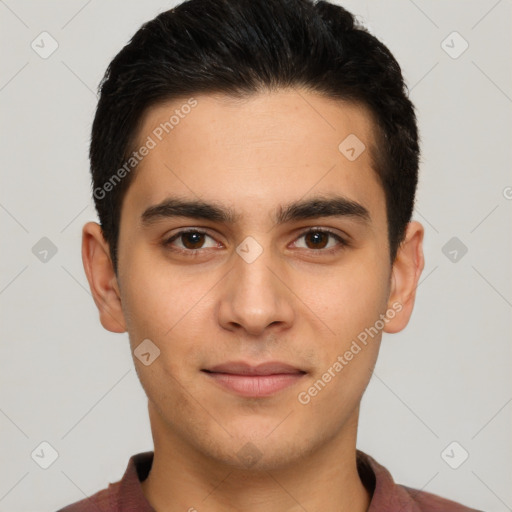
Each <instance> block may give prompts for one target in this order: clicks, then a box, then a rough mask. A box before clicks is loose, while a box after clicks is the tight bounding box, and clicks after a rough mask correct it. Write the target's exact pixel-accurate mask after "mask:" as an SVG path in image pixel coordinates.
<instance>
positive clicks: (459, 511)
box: [58, 450, 482, 512]
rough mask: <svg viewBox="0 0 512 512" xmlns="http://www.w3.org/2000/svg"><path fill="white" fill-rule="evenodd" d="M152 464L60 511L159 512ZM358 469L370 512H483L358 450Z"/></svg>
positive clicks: (137, 463)
mask: <svg viewBox="0 0 512 512" xmlns="http://www.w3.org/2000/svg"><path fill="white" fill-rule="evenodd" d="M152 462H153V452H144V453H139V454H137V455H133V456H132V457H131V458H130V460H129V462H128V467H127V468H126V471H125V473H124V476H123V478H122V479H121V480H120V481H119V482H116V483H113V484H109V486H108V488H107V489H103V490H102V491H99V492H97V493H96V494H94V495H92V496H90V497H89V498H85V499H83V500H81V501H78V502H76V503H73V504H71V505H68V506H67V507H65V508H62V509H60V510H59V511H58V512H155V510H154V509H153V508H152V507H151V505H150V504H149V502H148V501H147V499H146V497H145V496H144V493H143V492H142V487H141V485H140V483H141V482H142V481H143V480H145V479H146V477H147V476H148V474H149V470H150V469H151V464H152ZM357 470H358V472H359V476H360V478H361V481H362V482H363V484H364V486H365V487H366V488H367V489H368V491H369V492H370V494H371V495H372V499H371V503H370V506H369V508H368V512H482V511H477V510H475V509H473V508H468V507H465V506H464V505H461V504H459V503H455V502H454V501H450V500H447V499H445V498H441V497H440V496H437V495H435V494H431V493H428V492H424V491H418V490H415V489H411V488H410V487H405V486H403V485H397V484H395V482H394V481H393V478H392V477H391V474H390V473H389V471H388V470H387V469H386V468H385V467H383V466H381V465H380V464H379V463H378V462H376V461H375V460H374V459H373V458H372V457H370V456H369V455H366V454H365V453H363V452H362V451H360V450H357Z"/></svg>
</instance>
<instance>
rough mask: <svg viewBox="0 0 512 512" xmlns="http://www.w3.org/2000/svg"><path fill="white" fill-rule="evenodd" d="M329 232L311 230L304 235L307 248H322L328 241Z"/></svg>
mask: <svg viewBox="0 0 512 512" xmlns="http://www.w3.org/2000/svg"><path fill="white" fill-rule="evenodd" d="M329 236H330V235H329V233H324V232H322V231H311V232H310V233H307V234H306V235H305V237H304V240H305V242H306V245H307V246H308V249H323V248H324V247H325V246H326V245H327V244H328V243H329Z"/></svg>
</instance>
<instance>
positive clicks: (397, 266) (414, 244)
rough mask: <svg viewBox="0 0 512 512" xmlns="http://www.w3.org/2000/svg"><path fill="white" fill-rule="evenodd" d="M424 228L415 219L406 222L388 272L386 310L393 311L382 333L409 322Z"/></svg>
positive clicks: (420, 265)
mask: <svg viewBox="0 0 512 512" xmlns="http://www.w3.org/2000/svg"><path fill="white" fill-rule="evenodd" d="M423 235H424V229H423V226H422V225H421V224H420V223H419V222H416V221H414V222H409V224H408V225H407V230H406V234H405V239H404V241H403V242H402V244H401V245H400V247H399V249H398V251H397V255H396V258H395V261H394V263H393V268H392V272H391V290H390V295H389V299H388V309H389V310H391V309H392V310H394V311H395V313H396V314H395V316H394V317H393V318H392V319H390V320H389V321H388V322H387V323H386V325H385V327H384V332H388V333H395V332H400V331H401V330H402V329H404V328H405V326H406V325H407V324H408V323H409V319H410V318H411V314H412V310H413V307H414V299H415V298H416V288H417V287H418V281H419V279H420V276H421V273H422V272H423V268H424V266H425V258H424V256H423Z"/></svg>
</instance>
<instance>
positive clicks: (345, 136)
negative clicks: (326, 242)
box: [125, 89, 385, 217]
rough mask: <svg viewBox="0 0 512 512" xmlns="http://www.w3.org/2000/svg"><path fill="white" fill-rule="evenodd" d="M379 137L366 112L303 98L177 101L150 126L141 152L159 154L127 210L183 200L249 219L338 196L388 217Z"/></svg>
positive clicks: (134, 186)
mask: <svg viewBox="0 0 512 512" xmlns="http://www.w3.org/2000/svg"><path fill="white" fill-rule="evenodd" d="M373 132H374V124H373V119H372V116H371V114H370V113H369V112H368V110H367V109H365V108H363V107H361V106H359V105H355V104H350V103H347V102H342V101H336V100H332V99H328V98H325V97H322V96H320V95H318V94H314V93H310V92H306V91H304V90H298V89H290V90H280V91H276V92H268V93H258V94H253V95H251V96H249V97H246V98H244V99H238V98H234V97H230V96H223V95H194V96H193V97H184V98H180V99H175V100H173V101H169V102H166V103H162V104H159V105H156V106H153V107H152V108H150V109H149V110H148V111H147V112H146V113H145V115H144V116H143V118H142V120H141V124H140V128H139V131H138V134H137V135H138V136H137V143H136V144H135V149H137V148H140V147H142V146H144V145H147V146H148V147H149V146H151V149H150V151H147V152H146V153H147V154H146V156H144V157H143V158H142V159H141V161H140V163H139V164H138V166H137V168H136V170H135V176H134V177H133V178H134V179H133V181H132V183H131V185H130V188H129V189H128V192H127V197H126V198H125V204H128V205H130V206H131V207H133V208H136V209H138V210H139V211H140V210H141V209H144V208H146V207H147V206H148V205H150V204H156V203H158V202H160V201H162V200H164V199H165V198H166V197H167V196H169V195H179V196H181V197H190V198H194V199H197V198H202V199H208V200H212V201H215V202H218V203H221V204H226V205H227V206H229V207H231V208H233V209H235V210H237V211H240V212H241V213H242V214H243V212H244V211H246V210H247V211H249V210H251V207H253V209H254V208H255V207H257V208H258V209H259V211H260V212H261V211H262V210H261V209H264V210H265V211H268V210H270V209H272V210H274V209H275V208H276V206H277V205H278V204H279V203H280V202H283V203H289V202H292V201H296V200H297V199H299V198H304V197H307V195H308V194H311V195H314V196H316V195H329V194H330V193H337V194H341V195H343V196H345V197H347V198H349V199H351V200H354V201H357V202H359V203H361V204H363V205H364V206H365V207H366V208H367V209H368V210H369V211H374V213H375V214H377V216H378V215H382V214H384V212H385V208H384V205H385V199H384V193H383V190H382V188H381V187H380V183H379V180H378V177H377V175H376V173H375V170H374V161H373V159H372V154H373V153H374V150H375V138H374V135H373ZM253 213H254V212H253ZM373 216H374V215H372V217H373Z"/></svg>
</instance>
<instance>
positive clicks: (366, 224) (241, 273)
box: [62, 0, 471, 512]
mask: <svg viewBox="0 0 512 512" xmlns="http://www.w3.org/2000/svg"><path fill="white" fill-rule="evenodd" d="M90 158H91V170H92V176H93V188H94V190H93V194H94V197H95V201H96V207H97V210H98V214H99V218H100V223H101V225H98V224H96V223H92V222H91V223H88V224H86V225H85V226H84V229H83V251H82V255H83V260H84V267H85V271H86V274H87V278H88V280H89V284H90V287H91V291H92V294H93V296H94V300H95V302H96V305H97V307H98V310H99V313H100V320H101V323H102V325H103V326H104V327H105V328H106V329H108V330H109V331H112V332H119V333H123V332H128V334H129V338H130V344H131V349H132V353H133V355H134V358H133V359H134V364H135V366H136V369H137V373H138V376H139V379H140V381H141V384H142V386H143V388H144V390H145V392H146V394H147V396H148V407H149V416H150V422H151V428H152V434H153V439H154V452H146V453H143V454H138V455H136V456H133V457H132V458H131V459H130V462H129V465H128V468H127V470H126V473H125V475H124V476H123V478H122V480H121V481H120V482H117V483H115V484H111V485H110V486H109V488H108V489H105V490H103V491H100V492H98V493H97V494H95V495H94V496H91V497H90V498H87V499H85V500H82V501H80V502H79V503H76V504H74V505H70V506H68V507H66V508H64V509H62V510H63V511H65V512H79V511H95V510H101V511H116V512H121V511H122V512H128V511H139V512H140V511H150V510H156V511H158V512H175V511H187V510H188V511H189V512H192V511H196V510H197V511H198V512H202V511H209V512H219V511H227V512H229V511H235V510H243V511H246V512H253V511H264V512H277V511H279V512H285V511H286V512H291V511H298V510H301V511H304V510H306V511H310V512H312V511H320V510H322V511H338V512H339V511H346V512H348V511H350V512H363V511H370V512H377V511H379V512H384V511H394V512H398V511H402V512H412V511H432V512H433V511H441V510H442V511H443V512H448V511H460V512H462V511H469V510H471V509H469V508H467V507H465V506H463V505H459V504H457V503H454V502H453V501H449V500H447V499H443V498H441V497H438V496H435V495H433V494H429V493H426V492H422V491H418V490H414V489H410V488H407V487H403V486H399V485H397V484H395V483H394V481H393V479H392V477H391V475H390V474H389V472H388V471H387V470H386V469H385V468H384V467H383V466H381V465H380V464H378V463H377V462H376V461H375V460H374V459H373V458H371V457H370V456H369V455H367V454H364V453H363V452H361V451H359V450H357V449H356V438H357V426H358V415H359V405H360V401H361V398H362V395H363V393H364V391H365V389H366V387H367V385H368V382H369V380H370V378H371V374H372V371H373V368H374V366H375V362H376V359H377V355H378V351H379V346H380V340H381V336H382V332H387V333H395V332H398V331H401V330H402V329H404V327H405V326H406V325H407V323H408V321H409V318H410V316H411V313H412V310H413V305H414V300H415V292H416V287H417V284H418V280H419V277H420V275H421V272H422V270H423V266H424V259H423V250H422V240H423V227H422V226H421V224H419V223H417V222H412V221H411V215H412V211H413V207H414V197H415V189H416V185H417V179H418V176H417V174H418V159H419V147H418V134H417V128H416V119H415V114H414V109H413V106H412V104H411V102H410V101H409V99H408V98H407V96H406V93H405V87H404V83H403V79H402V75H401V71H400V67H399V65H398V64H397V63H396V61H395V59H394V58H393V56H392V55H391V54H390V52H389V50H388V49H387V48H386V47H385V46H384V45H383V44H382V43H380V42H379V41H378V40H377V39H376V38H374V37H373V36H371V35H370V34H369V33H367V32H366V31H365V30H364V29H363V28H360V27H358V26H357V25H355V23H354V19H353V17H352V15H351V14H350V13H348V12H347V11H346V10H344V9H342V8H341V7H337V6H335V5H332V4H329V3H327V2H318V3H313V2H312V1H310V0H279V1H277V0H273V1H272V2H269V1H268V0H229V1H228V0H190V1H187V2H184V3H182V4H181V5H179V6H177V7H175V8H174V9H171V10H170V11H168V12H164V13H162V14H161V15H159V16H158V17H157V18H155V19H154V20H152V21H150V22H148V23H146V24H145V25H144V26H143V27H142V28H141V29H140V30H139V31H138V32H137V33H136V34H135V36H134V37H133V39H132V40H131V41H130V43H129V44H128V45H127V46H126V47H125V48H124V49H123V50H122V51H121V52H120V53H119V54H118V55H117V56H116V57H115V59H114V60H113V61H112V63H111V64H110V66H109V68H108V70H107V73H106V75H105V79H104V81H103V83H102V85H101V97H100V100H99V104H98V109H97V112H96V117H95V120H94V124H93V130H92V139H91V150H90Z"/></svg>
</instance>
